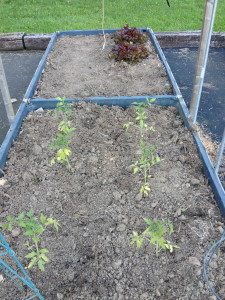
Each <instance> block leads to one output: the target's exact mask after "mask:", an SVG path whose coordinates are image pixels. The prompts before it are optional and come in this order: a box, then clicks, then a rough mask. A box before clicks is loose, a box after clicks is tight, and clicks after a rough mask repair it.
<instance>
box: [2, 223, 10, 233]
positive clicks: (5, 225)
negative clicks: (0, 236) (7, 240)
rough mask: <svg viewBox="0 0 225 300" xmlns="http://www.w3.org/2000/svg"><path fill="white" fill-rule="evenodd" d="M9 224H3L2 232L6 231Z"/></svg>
mask: <svg viewBox="0 0 225 300" xmlns="http://www.w3.org/2000/svg"><path fill="white" fill-rule="evenodd" d="M8 226H9V224H8V223H4V224H2V230H3V231H4V230H6V229H7V228H8Z"/></svg>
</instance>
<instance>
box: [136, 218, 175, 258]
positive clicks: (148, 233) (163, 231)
mask: <svg viewBox="0 0 225 300" xmlns="http://www.w3.org/2000/svg"><path fill="white" fill-rule="evenodd" d="M144 221H145V222H146V223H147V225H149V226H148V227H147V228H146V229H145V230H144V231H143V232H142V233H141V234H138V232H136V231H134V232H133V238H132V241H131V244H135V245H136V247H137V248H140V247H141V246H142V244H143V242H144V241H145V240H147V241H148V242H149V243H150V244H153V245H154V246H155V252H156V256H159V252H160V251H161V250H169V251H170V252H173V250H174V248H179V247H178V246H176V245H172V244H171V242H170V241H168V240H167V239H166V238H165V235H171V234H172V233H174V229H173V224H172V223H171V221H166V222H162V221H160V220H153V221H152V220H149V219H144Z"/></svg>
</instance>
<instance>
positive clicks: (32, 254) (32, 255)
mask: <svg viewBox="0 0 225 300" xmlns="http://www.w3.org/2000/svg"><path fill="white" fill-rule="evenodd" d="M36 255H37V254H36V252H34V251H33V252H31V253H29V254H27V255H26V256H25V257H26V258H32V257H34V256H36Z"/></svg>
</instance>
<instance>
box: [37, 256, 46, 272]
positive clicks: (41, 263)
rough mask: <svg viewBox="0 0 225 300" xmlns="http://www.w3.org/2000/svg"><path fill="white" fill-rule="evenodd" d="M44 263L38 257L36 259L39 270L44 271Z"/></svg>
mask: <svg viewBox="0 0 225 300" xmlns="http://www.w3.org/2000/svg"><path fill="white" fill-rule="evenodd" d="M44 264H45V261H43V260H42V259H40V260H39V261H38V268H39V269H40V270H41V271H44V270H45V267H44Z"/></svg>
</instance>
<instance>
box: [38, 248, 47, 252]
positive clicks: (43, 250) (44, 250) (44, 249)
mask: <svg viewBox="0 0 225 300" xmlns="http://www.w3.org/2000/svg"><path fill="white" fill-rule="evenodd" d="M39 252H40V253H48V252H49V251H48V249H46V248H43V249H41V250H40V251H39Z"/></svg>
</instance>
